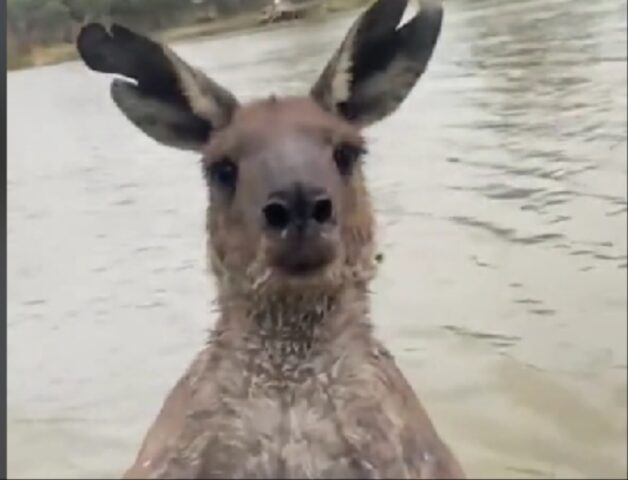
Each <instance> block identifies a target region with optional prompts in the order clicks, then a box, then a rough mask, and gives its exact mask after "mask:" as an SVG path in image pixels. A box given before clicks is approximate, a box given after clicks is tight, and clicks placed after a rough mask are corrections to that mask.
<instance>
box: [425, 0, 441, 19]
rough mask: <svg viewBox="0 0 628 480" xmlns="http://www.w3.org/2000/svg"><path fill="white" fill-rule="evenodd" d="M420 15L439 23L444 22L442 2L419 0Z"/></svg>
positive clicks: (437, 0)
mask: <svg viewBox="0 0 628 480" xmlns="http://www.w3.org/2000/svg"><path fill="white" fill-rule="evenodd" d="M419 15H421V16H425V17H430V18H433V19H434V20H435V21H437V22H440V21H442V17H443V2H442V0H419Z"/></svg>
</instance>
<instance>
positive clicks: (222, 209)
mask: <svg viewBox="0 0 628 480" xmlns="http://www.w3.org/2000/svg"><path fill="white" fill-rule="evenodd" d="M406 4H407V0H377V1H376V2H375V3H374V4H373V5H372V6H371V7H370V8H369V9H367V10H366V11H365V12H364V13H363V14H362V15H361V16H360V18H358V20H357V21H356V23H355V24H354V26H353V27H352V28H351V29H350V30H349V33H348V34H347V36H346V38H345V40H344V41H343V42H342V44H341V46H340V47H339V49H338V50H337V51H336V53H335V55H334V56H333V57H332V59H331V60H330V62H329V63H328V65H327V67H326V68H325V70H324V71H323V73H322V74H321V76H320V77H319V80H318V81H317V82H316V83H315V87H314V88H313V89H312V90H311V92H310V96H309V97H295V98H276V97H271V98H269V99H265V100H261V101H256V102H254V103H250V104H246V105H240V104H239V102H238V101H237V100H236V98H235V96H234V95H233V94H231V93H230V92H229V91H228V90H226V89H225V88H223V87H220V86H219V85H218V84H217V83H216V82H214V81H213V80H211V79H210V78H208V77H206V76H205V75H204V74H203V73H202V72H200V71H199V70H197V69H194V68H193V67H191V66H189V65H187V63H185V62H184V61H183V60H182V59H181V58H179V57H178V56H177V55H176V54H175V53H174V52H173V51H172V50H170V49H168V48H167V47H165V46H163V45H161V44H159V43H158V42H155V41H153V40H151V39H149V38H147V37H145V36H142V35H139V34H137V33H135V32H132V31H131V30H129V29H126V28H124V27H122V26H120V25H115V24H114V25H113V26H111V28H110V29H107V28H105V27H104V26H103V25H100V24H88V25H86V26H84V27H83V29H82V31H81V33H80V35H79V38H78V40H77V46H78V49H79V52H80V54H81V58H82V59H83V61H84V62H85V63H86V65H87V66H88V67H90V68H91V69H92V70H95V71H99V72H104V73H116V74H118V75H119V76H123V77H125V79H120V78H118V79H116V80H114V81H113V82H112V86H111V95H112V98H113V100H114V102H115V103H116V105H118V107H119V108H120V110H121V111H122V112H123V113H124V114H125V116H126V117H127V118H128V119H129V120H130V121H131V122H132V123H133V124H135V125H136V127H138V128H139V129H140V130H142V131H143V132H144V133H146V134H147V135H149V136H151V137H152V138H154V139H155V140H157V141H159V142H161V143H163V144H165V145H169V146H172V147H177V148H182V149H190V150H194V151H197V152H201V153H202V155H203V162H202V165H203V169H204V171H205V177H206V179H207V181H208V192H209V207H208V209H207V230H208V243H207V251H208V263H209V265H210V268H211V270H212V272H213V274H214V277H215V278H216V281H217V287H218V303H219V306H220V312H219V317H218V319H217V322H216V325H215V328H214V330H213V332H212V334H211V336H210V339H209V341H208V343H207V345H206V346H205V348H204V349H203V350H202V351H201V352H200V353H199V355H198V356H197V357H196V359H195V360H194V362H193V363H192V365H191V367H190V368H189V370H188V372H187V373H186V374H185V375H184V376H183V377H182V378H181V379H180V380H179V381H178V383H177V384H176V385H175V387H174V389H173V390H172V391H171V392H170V394H169V395H168V397H167V398H166V401H165V403H164V405H163V407H162V409H161V412H160V413H159V415H158V417H157V419H156V420H155V422H154V423H153V425H152V427H151V428H150V430H149V431H148V434H147V435H146V438H145V439H144V442H143V444H142V447H141V449H140V452H139V454H138V456H137V459H136V461H135V463H134V464H133V466H132V467H131V468H130V469H129V470H128V471H127V472H126V475H125V478H198V479H200V478H462V477H463V473H462V470H461V468H460V466H459V465H458V463H457V461H456V460H455V459H454V457H453V456H452V455H451V453H450V452H449V449H448V448H447V447H446V446H445V445H444V444H443V443H442V442H441V440H440V439H439V437H438V435H437V434H436V432H435V430H434V428H433V427H432V424H431V423H430V421H429V419H428V417H427V415H426V413H425V411H424V410H423V408H422V406H421V404H420V403H419V401H418V399H417V397H416V396H415V394H414V392H413V390H412V388H411V387H410V385H409V384H408V383H407V381H406V380H405V378H404V377H403V375H402V374H401V372H400V371H399V369H398V368H397V366H396V365H395V362H394V360H393V358H392V356H391V355H390V353H389V352H388V351H387V350H386V349H385V348H384V347H383V346H382V345H381V344H380V343H379V342H378V341H377V340H376V339H375V338H374V336H373V334H372V328H371V321H370V312H369V298H368V297H369V290H368V288H369V283H370V281H371V279H372V278H373V276H374V274H375V265H376V260H375V255H374V251H375V250H374V249H375V239H374V231H375V227H374V218H373V212H372V209H371V203H370V199H369V194H368V190H367V187H366V184H365V180H364V175H363V171H362V165H361V162H360V161H357V162H354V161H353V160H355V159H359V153H360V152H362V151H363V150H364V140H363V138H362V136H361V132H360V128H362V127H364V126H366V125H369V124H371V123H373V122H375V121H378V120H379V119H381V118H383V117H385V116H386V115H388V114H390V113H391V112H392V111H394V110H395V109H396V108H397V107H398V106H399V105H400V104H401V102H402V101H403V99H404V98H405V97H406V96H407V95H408V93H409V92H410V90H411V89H412V87H413V85H414V84H415V83H416V81H417V80H418V78H419V77H420V76H421V74H422V73H423V72H424V71H425V68H426V66H427V63H428V61H429V59H430V57H431V55H432V51H433V49H434V45H435V44H436V41H437V39H438V36H439V32H440V27H441V22H442V7H441V6H440V5H439V4H438V2H437V1H436V0H420V7H421V8H420V11H419V13H417V14H416V15H415V16H414V17H413V18H412V19H411V20H409V21H408V22H406V23H405V24H403V25H402V26H400V27H398V25H399V23H400V21H401V18H402V14H403V11H404V9H405V7H406ZM129 79H130V80H131V81H129ZM347 159H351V161H348V160H347ZM236 180H237V181H236ZM282 202H283V203H282ZM270 207H276V208H273V209H272V210H273V211H274V212H275V213H277V211H279V213H278V214H277V215H279V217H277V216H275V215H271V214H269V213H268V212H269V208H270ZM317 207H321V208H322V209H323V210H317V209H316V208H317ZM317 211H318V212H319V213H320V212H323V213H320V215H319V214H317V213H316V212H317ZM271 213H272V212H271ZM272 217H275V218H274V219H273V218H272ZM282 218H283V219H284V220H285V221H284V220H282Z"/></svg>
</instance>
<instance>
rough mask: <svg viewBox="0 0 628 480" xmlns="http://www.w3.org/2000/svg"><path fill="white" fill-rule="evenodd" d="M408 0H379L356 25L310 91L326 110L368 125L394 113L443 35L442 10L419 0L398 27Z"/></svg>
mask: <svg viewBox="0 0 628 480" xmlns="http://www.w3.org/2000/svg"><path fill="white" fill-rule="evenodd" d="M407 3H408V1H407V0H377V1H376V2H375V3H374V4H373V5H371V7H370V8H369V9H367V10H366V11H365V12H364V13H363V14H362V15H361V16H360V17H359V18H358V19H357V21H356V22H355V23H354V24H353V26H352V27H351V29H350V30H349V33H348V34H347V36H346V37H345V39H344V41H343V42H342V43H341V45H340V47H339V48H338V50H337V51H336V53H335V54H334V56H333V57H332V58H331V60H330V61H329V63H328V64H327V66H326V67H325V69H324V70H323V73H322V74H321V76H320V78H319V79H318V81H317V82H316V84H315V85H314V87H313V88H312V90H311V95H312V97H313V98H314V99H315V100H316V101H317V102H318V103H319V104H320V105H321V106H322V107H323V108H325V109H326V110H328V111H331V112H333V113H336V114H339V115H341V116H342V117H344V118H346V119H347V120H349V121H351V122H353V123H355V124H357V125H359V126H367V125H369V124H372V123H375V122H377V121H378V120H381V119H382V118H384V117H385V116H387V115H389V114H391V113H392V112H394V111H395V110H396V109H397V107H399V105H401V102H403V100H404V99H405V98H406V97H407V96H408V94H409V93H410V90H412V87H413V86H414V84H415V83H416V82H417V80H418V79H419V77H420V76H421V74H422V73H423V72H424V71H425V69H426V67H427V64H428V62H429V60H430V58H431V56H432V52H433V51H434V47H435V45H436V41H437V40H438V37H439V35H440V30H441V24H442V20H443V8H442V6H441V4H440V2H439V1H437V0H419V12H418V13H417V14H416V15H415V16H414V17H413V18H412V19H411V20H409V21H408V22H407V23H405V24H404V25H403V26H401V27H399V23H400V21H401V18H402V16H403V13H404V11H405V9H406V6H407Z"/></svg>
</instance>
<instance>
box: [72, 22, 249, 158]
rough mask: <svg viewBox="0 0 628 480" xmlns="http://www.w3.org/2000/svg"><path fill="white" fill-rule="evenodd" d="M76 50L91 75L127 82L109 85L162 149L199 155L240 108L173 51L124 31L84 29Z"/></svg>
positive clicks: (130, 116)
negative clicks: (100, 75)
mask: <svg viewBox="0 0 628 480" xmlns="http://www.w3.org/2000/svg"><path fill="white" fill-rule="evenodd" d="M77 48H78V51H79V54H80V56H81V59H82V60H83V61H84V62H85V64H86V65H87V66H88V67H89V68H90V69H92V70H94V71H97V72H102V73H113V74H118V75H121V76H123V77H126V79H125V80H123V79H115V80H114V81H113V82H112V84H111V96H112V98H113V100H114V102H115V103H116V105H117V106H118V107H119V108H120V110H122V112H123V113H124V115H125V116H126V117H127V118H128V119H129V120H130V121H131V122H132V123H133V124H134V125H135V126H137V127H138V128H139V129H141V130H142V131H143V132H144V133H146V134H147V135H148V136H150V137H152V138H153V139H155V140H156V141H158V142H160V143H162V144H164V145H168V146H171V147H176V148H181V149H187V150H197V151H198V150H200V149H201V148H202V147H203V145H204V144H205V143H206V142H207V141H208V139H209V137H210V135H211V132H212V131H213V130H215V129H218V128H221V127H223V126H225V125H226V124H227V123H228V122H229V121H230V119H231V116H232V115H233V112H234V111H235V109H236V108H237V107H238V102H237V100H236V98H235V97H234V96H233V95H232V94H231V93H230V92H229V91H228V90H226V89H224V88H222V87H221V86H219V85H218V84H216V83H215V82H214V81H212V80H211V79H210V78H208V77H206V76H205V75H204V74H203V73H201V72H200V71H199V70H197V69H195V68H193V67H191V66H189V65H188V64H187V63H185V62H184V61H183V60H182V59H181V58H180V57H178V56H177V55H176V54H175V53H174V52H173V51H172V50H171V49H169V48H168V47H166V46H164V45H161V44H159V43H157V42H155V41H154V40H151V39H149V38H147V37H145V36H143V35H140V34H138V33H135V32H133V31H131V30H129V29H127V28H125V27H122V26H120V25H117V24H114V25H112V26H111V28H110V29H109V30H107V29H106V28H105V27H104V26H103V25H101V24H98V23H90V24H87V25H85V26H84V27H83V28H82V29H81V31H80V33H79V35H78V38H77ZM128 79H130V80H131V81H129V80H128Z"/></svg>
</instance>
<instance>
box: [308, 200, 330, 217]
mask: <svg viewBox="0 0 628 480" xmlns="http://www.w3.org/2000/svg"><path fill="white" fill-rule="evenodd" d="M332 213H333V207H332V203H331V200H330V199H329V198H319V199H318V200H316V202H314V208H313V209H312V218H313V219H314V220H316V221H317V222H318V223H326V222H328V221H329V220H331V215H332Z"/></svg>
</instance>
